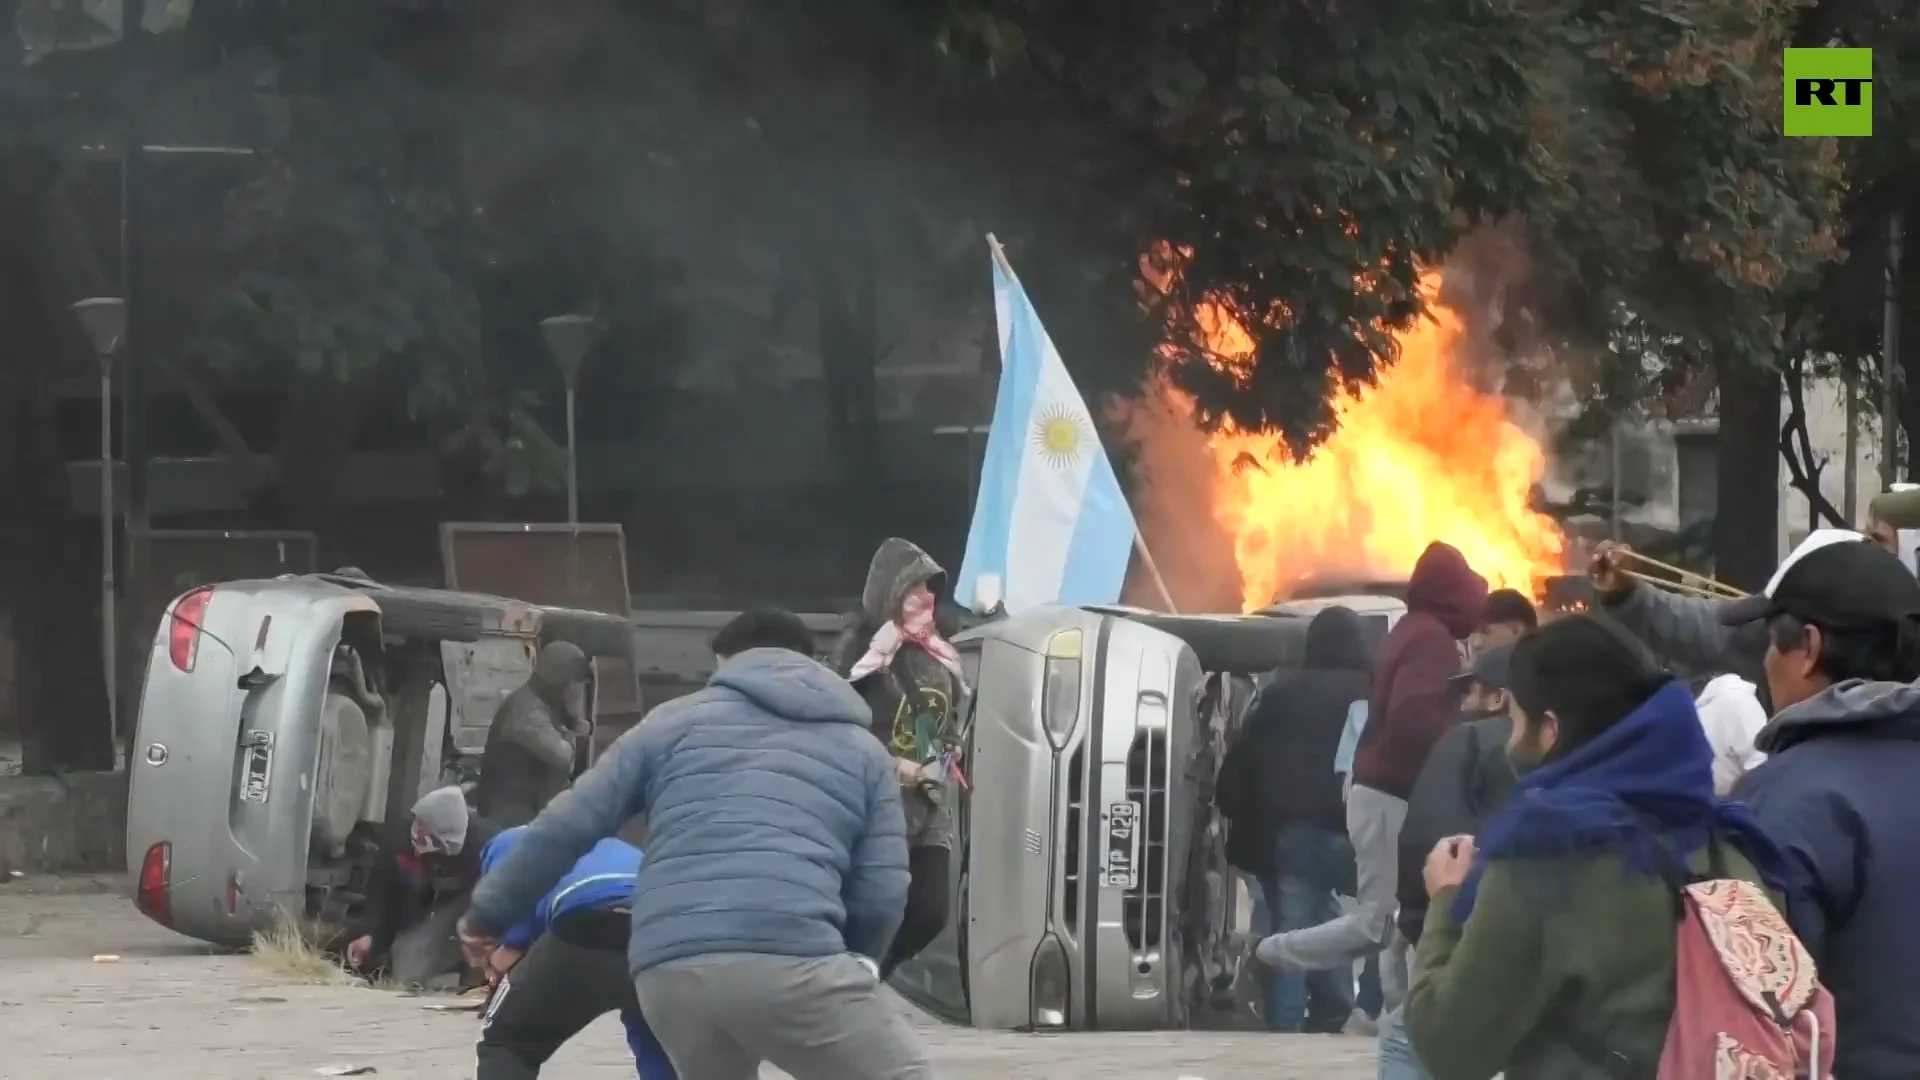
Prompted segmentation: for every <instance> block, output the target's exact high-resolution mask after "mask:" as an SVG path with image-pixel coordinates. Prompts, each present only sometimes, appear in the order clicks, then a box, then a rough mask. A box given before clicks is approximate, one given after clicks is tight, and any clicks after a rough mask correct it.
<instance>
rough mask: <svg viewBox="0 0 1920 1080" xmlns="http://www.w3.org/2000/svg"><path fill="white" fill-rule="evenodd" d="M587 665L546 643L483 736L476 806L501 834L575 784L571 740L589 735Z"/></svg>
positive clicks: (564, 647) (575, 652) (575, 653)
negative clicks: (485, 740) (523, 680)
mask: <svg viewBox="0 0 1920 1080" xmlns="http://www.w3.org/2000/svg"><path fill="white" fill-rule="evenodd" d="M592 677H593V664H592V662H591V661H589V660H588V659H587V654H586V653H584V652H582V651H580V647H579V646H578V645H574V644H572V643H571V642H566V641H553V642H548V643H547V644H546V645H544V646H542V647H541V649H540V655H539V656H538V657H537V658H536V659H535V660H534V664H533V674H531V675H529V676H528V677H527V681H526V683H525V684H523V685H522V686H521V687H520V688H519V689H518V690H515V691H514V692H513V693H511V694H508V695H507V699H506V700H505V701H503V702H501V703H500V709H499V711H498V712H496V713H494V715H493V724H492V725H491V726H490V727H488V728H487V745H486V750H485V751H484V752H483V753H482V754H481V755H480V787H479V790H478V791H476V792H475V793H474V804H475V806H476V807H477V808H478V809H479V811H480V813H482V814H484V815H485V816H486V817H487V819H488V820H489V821H492V822H493V823H495V824H496V825H499V826H500V827H501V828H514V827H516V826H520V825H525V824H526V823H527V822H529V821H532V820H533V816H534V815H535V814H538V813H539V812H540V808H541V807H543V806H545V805H547V803H548V801H549V800H551V799H552V798H553V797H554V796H555V795H558V794H560V793H561V792H562V791H565V790H566V789H567V785H568V784H570V783H572V782H573V766H574V759H575V757H576V754H577V746H576V742H575V740H577V739H579V738H581V737H583V736H586V735H589V734H592V730H593V729H592V728H591V727H590V726H589V725H588V724H587V721H586V718H585V717H583V716H580V715H577V714H579V713H580V712H582V711H583V710H584V707H585V701H586V696H585V694H584V693H583V691H584V690H585V688H586V685H587V682H588V680H589V679H591V678H592Z"/></svg>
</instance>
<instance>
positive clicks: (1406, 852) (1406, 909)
mask: <svg viewBox="0 0 1920 1080" xmlns="http://www.w3.org/2000/svg"><path fill="white" fill-rule="evenodd" d="M1512 656H1513V645H1512V643H1511V642H1508V643H1504V644H1500V645H1493V646H1489V647H1487V648H1484V649H1481V650H1480V652H1479V653H1477V654H1476V655H1475V656H1474V658H1473V663H1472V664H1470V665H1468V667H1467V670H1465V671H1463V672H1461V673H1460V674H1458V675H1455V676H1454V677H1453V685H1454V686H1455V687H1457V688H1459V689H1460V690H1462V691H1463V692H1464V694H1465V696H1464V697H1463V698H1462V699H1461V701H1460V713H1461V720H1462V722H1461V724H1460V725H1459V726H1458V727H1455V728H1454V729H1453V730H1452V731H1449V732H1447V734H1446V735H1445V736H1443V737H1442V738H1441V739H1440V741H1439V742H1438V743H1436V744H1435V745H1434V748H1433V753H1431V754H1429V755H1428V756H1427V763H1426V764H1425V765H1424V766H1422V767H1421V769H1420V779H1419V780H1418V781H1417V782H1415V784H1414V785H1413V793H1412V794H1411V795H1410V796H1408V798H1407V821H1406V824H1404V825H1402V826H1401V827H1400V889H1399V900H1400V915H1399V918H1398V919H1397V920H1396V922H1395V926H1396V928H1397V929H1398V931H1399V936H1398V939H1397V940H1396V941H1395V942H1393V944H1392V945H1390V946H1389V947H1388V954H1389V955H1388V959H1387V962H1388V963H1394V962H1398V961H1397V958H1398V957H1401V956H1404V957H1405V958H1406V960H1405V962H1407V963H1408V964H1409V965H1411V961H1412V959H1413V947H1414V946H1416V945H1418V944H1419V943H1420V929H1421V927H1422V926H1424V925H1426V921H1427V886H1426V882H1425V877H1424V874H1423V873H1422V870H1423V868H1424V866H1425V864H1426V860H1427V854H1428V853H1429V852H1431V851H1432V850H1433V848H1434V845H1436V844H1438V843H1439V842H1440V841H1441V840H1443V839H1445V838H1446V837H1449V836H1473V835H1476V834H1478V833H1479V831H1480V823H1481V822H1483V821H1485V820H1486V817H1487V815H1488V814H1490V813H1492V812H1493V811H1494V810H1495V809H1497V808H1499V806H1500V804H1501V803H1502V802H1504V801H1505V800H1506V797H1507V793H1508V792H1509V791H1511V790H1513V783H1514V778H1515V773H1514V770H1513V766H1512V764H1511V763H1509V762H1508V761H1507V736H1508V734H1509V733H1510V732H1511V731H1512V728H1513V721H1512V720H1510V719H1509V718H1508V717H1507V661H1508V660H1509V658H1511V657H1512ZM1406 985H1408V986H1411V985H1413V972H1412V971H1411V970H1409V971H1408V972H1407V981H1406ZM1403 1009H1404V1005H1403V1006H1401V1007H1400V1008H1396V1009H1394V1010H1392V1011H1390V1012H1389V1013H1387V1014H1386V1015H1384V1016H1382V1017H1381V1018H1380V1076H1381V1077H1382V1078H1383V1080H1416V1078H1419V1077H1423V1076H1424V1075H1425V1073H1424V1072H1422V1071H1421V1069H1420V1066H1419V1063H1418V1062H1417V1061H1416V1060H1415V1058H1414V1056H1413V1051H1412V1049H1411V1048H1410V1047H1409V1046H1408V1044H1407V1033H1406V1025H1405V1022H1404V1021H1405V1017H1404V1014H1403V1012H1402V1010H1403Z"/></svg>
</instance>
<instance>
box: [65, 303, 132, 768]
mask: <svg viewBox="0 0 1920 1080" xmlns="http://www.w3.org/2000/svg"><path fill="white" fill-rule="evenodd" d="M73 313H74V315H75V316H76V317H77V318H78V319H79V320H80V328H81V329H82V330H85V331H86V334H87V340H88V341H89V342H91V343H92V345H93V352H94V355H95V356H97V357H99V359H100V653H101V657H102V659H103V660H104V661H105V663H106V677H107V683H106V686H107V716H108V722H109V723H110V724H112V726H113V734H114V745H116V746H117V745H119V742H120V719H119V718H120V695H119V681H120V678H119V666H118V656H117V654H118V652H119V647H118V646H119V637H120V619H119V611H118V605H117V604H116V602H115V597H114V594H115V592H116V591H117V590H116V589H115V587H114V574H113V515H114V499H113V358H114V355H115V354H116V353H118V352H119V351H120V346H121V345H122V344H123V343H124V341H125V339H126V336H127V302H126V301H125V300H124V299H122V298H120V297H118V296H92V297H88V298H87V299H85V300H81V301H79V302H77V303H75V304H74V305H73Z"/></svg>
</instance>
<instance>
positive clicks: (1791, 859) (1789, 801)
mask: <svg viewBox="0 0 1920 1080" xmlns="http://www.w3.org/2000/svg"><path fill="white" fill-rule="evenodd" d="M1723 617H1724V618H1725V619H1727V620H1728V621H1729V622H1730V623H1733V622H1738V623H1740V624H1741V625H1749V626H1760V627H1763V628H1764V629H1765V631H1766V633H1767V637H1768V647H1767V653H1766V662H1765V669H1766V679H1767V687H1768V691H1769V695H1770V697H1771V699H1772V701H1773V704H1774V708H1775V710H1776V711H1775V713H1774V716H1773V719H1772V720H1771V721H1769V722H1768V724H1767V726H1766V727H1765V728H1763V729H1762V730H1761V732H1760V735H1759V737H1758V738H1756V739H1755V740H1754V743H1755V746H1756V747H1757V748H1758V749H1760V750H1761V751H1763V752H1764V753H1766V754H1767V755H1768V756H1767V759H1766V760H1765V761H1764V762H1762V763H1761V764H1760V765H1758V766H1756V767H1755V768H1754V769H1753V770H1752V771H1750V772H1748V773H1747V774H1746V775H1745V776H1744V777H1742V778H1741V780H1740V782H1739V784H1738V785H1737V786H1736V787H1735V788H1734V793H1733V795H1734V798H1736V799H1739V800H1741V801H1743V802H1745V803H1747V805H1748V806H1749V807H1751V808H1752V811H1753V814H1754V816H1755V817H1756V818H1757V819H1758V820H1759V822H1760V824H1761V826H1762V827H1764V828H1765V829H1766V830H1767V832H1768V834H1769V835H1771V836H1772V837H1773V839H1774V840H1775V842H1776V843H1778V844H1779V845H1780V846H1781V847H1782V848H1783V849H1784V850H1785V852H1786V856H1787V861H1788V864H1789V869H1790V871H1791V873H1790V876H1789V880H1788V892H1787V917H1788V920H1789V921H1790V922H1791V923H1792V924H1793V928H1794V931H1795V932H1796V933H1797V934H1798V935H1799V936H1800V939H1801V940H1802V941H1803V942H1805V943H1806V945H1807V947H1808V949H1810V950H1811V951H1812V953H1813V956H1814V960H1815V962H1816V963H1817V965H1818V967H1819V972H1820V979H1821V981H1822V982H1823V983H1825V984H1826V986H1827V988H1828V989H1829V990H1831V991H1832V992H1833V999H1834V1013H1835V1016H1834V1019H1835V1031H1836V1034H1837V1036H1838V1040H1839V1041H1838V1046H1837V1054H1836V1056H1835V1059H1834V1064H1833V1075H1835V1076H1838V1077H1845V1078H1846V1080H1896V1078H1898V1080H1911V1078H1913V1077H1920V981H1916V979H1915V977H1914V971H1915V970H1916V968H1920V922H1916V921H1915V919H1914V917H1913V910H1912V909H1913V903H1914V897H1916V896H1920V830H1916V829H1915V827H1914V822H1915V821H1916V819H1920V794H1916V792H1920V787H1916V785H1915V783H1914V778H1915V777H1920V685H1914V683H1915V679H1916V678H1917V677H1920V581H1915V580H1914V576H1913V574H1912V573H1910V572H1909V571H1908V570H1907V569H1906V567H1905V566H1904V565H1903V564H1902V563H1901V561H1900V559H1899V558H1898V556H1895V555H1893V554H1890V553H1888V552H1887V551H1886V550H1884V549H1883V548H1881V547H1879V546H1877V545H1875V544H1873V543H1869V542H1867V539H1866V538H1865V537H1863V536H1861V535H1860V534H1859V533H1854V532H1847V531H1844V530H1839V529H1822V530H1819V531H1817V532H1815V533H1813V534H1812V535H1811V536H1809V537H1807V539H1806V541H1805V542H1804V543H1802V544H1801V545H1800V546H1799V547H1798V548H1796V549H1795V550H1794V551H1793V553H1792V554H1790V555H1788V556H1787V558H1786V559H1785V561H1783V562H1782V563H1781V565H1780V568H1779V570H1777V571H1776V572H1775V573H1774V576H1773V580H1772V581H1770V582H1768V584H1767V587H1766V588H1765V589H1764V590H1763V591H1762V592H1761V593H1760V594H1759V595H1756V596H1752V597H1749V598H1747V599H1745V600H1739V601H1735V602H1734V603H1732V604H1730V605H1727V606H1726V608H1725V609H1724V612H1723Z"/></svg>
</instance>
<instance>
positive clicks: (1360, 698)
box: [1216, 607, 1373, 1033]
mask: <svg viewBox="0 0 1920 1080" xmlns="http://www.w3.org/2000/svg"><path fill="white" fill-rule="evenodd" d="M1372 670H1373V657H1372V656H1371V655H1370V654H1369V653H1368V650H1367V639H1366V632H1365V630H1364V629H1362V627H1361V625H1360V617H1359V616H1358V615H1356V614H1354V613H1353V611H1352V610H1350V609H1348V608H1344V607H1330V608H1327V609H1326V610H1324V611H1322V612H1320V613H1319V614H1318V615H1315V616H1314V617H1313V621H1312V622H1311V623H1309V624H1308V625H1307V640H1306V650H1305V653H1304V656H1303V659H1302V664H1301V669H1300V670H1299V671H1295V672H1289V673H1287V674H1283V675H1282V676H1280V677H1279V678H1278V679H1276V680H1274V682H1273V683H1271V684H1270V685H1268V686H1267V688H1266V689H1265V690H1263V691H1261V694H1260V700H1259V701H1258V702H1256V703H1255V705H1254V707H1253V710H1252V712H1251V713H1250V714H1249V715H1248V717H1247V720H1246V723H1245V724H1244V725H1243V726H1242V727H1241V729H1240V732H1239V734H1238V735H1237V736H1235V739H1234V742H1233V745H1232V746H1230V747H1228V749H1227V755H1226V759H1225V761H1224V762H1222V764H1221V767H1220V778H1219V786H1218V789H1217V791H1218V794H1217V796H1216V800H1217V802H1218V803H1219V805H1220V807H1221V812H1222V814H1224V815H1225V816H1226V817H1227V819H1228V821H1229V822H1230V823H1231V825H1232V829H1233V832H1234V833H1235V834H1238V833H1239V831H1240V830H1241V829H1242V828H1243V827H1244V828H1246V829H1247V830H1248V831H1249V832H1250V833H1252V834H1253V835H1255V836H1257V837H1259V838H1260V841H1257V842H1265V843H1266V844H1268V845H1269V846H1271V847H1272V849H1273V855H1272V859H1271V863H1270V865H1271V867H1272V868H1273V873H1272V874H1270V875H1269V876H1268V877H1267V878H1266V879H1265V882H1264V885H1265V887H1266V888H1267V891H1268V896H1267V910H1268V911H1270V912H1273V913H1274V917H1275V919H1276V922H1277V924H1278V925H1277V926H1275V927H1274V928H1273V929H1274V930H1276V931H1287V930H1303V929H1306V928H1307V927H1310V926H1318V925H1320V924H1321V923H1324V922H1329V921H1331V920H1333V919H1335V918H1336V917H1338V916H1339V914H1340V906H1339V903H1338V901H1337V900H1336V899H1335V894H1336V893H1350V892H1352V891H1353V845H1352V844H1351V843H1350V842H1349V841H1348V840H1347V810H1346V804H1345V800H1344V798H1343V797H1342V793H1341V782H1340V774H1339V773H1337V772H1335V771H1334V766H1333V760H1334V752H1335V751H1336V750H1337V749H1338V748H1339V746H1340V736H1341V733H1342V732H1344V731H1345V730H1346V727H1347V720H1348V717H1349V716H1350V715H1351V714H1352V713H1353V712H1354V711H1355V710H1356V709H1357V708H1364V707H1365V704H1366V699H1367V686H1368V682H1369V679H1370V677H1371V674H1372ZM1352 1012H1353V979H1352V977H1351V974H1350V971H1341V970H1339V969H1338V967H1337V965H1336V967H1334V968H1329V969H1326V970H1320V971H1313V972H1311V973H1309V974H1305V975H1302V974H1300V973H1297V972H1289V973H1283V974H1281V975H1280V976H1279V977H1277V978H1275V979H1274V980H1273V983H1272V988H1271V990H1270V992H1269V994H1268V996H1267V1010H1266V1018H1267V1027H1268V1028H1269V1029H1270V1030H1273V1031H1290V1032H1298V1031H1308V1032H1321V1033H1334V1032H1338V1031H1340V1030H1341V1029H1343V1028H1344V1027H1345V1026H1346V1023H1347V1019H1348V1017H1349V1016H1350V1015H1351V1014H1352Z"/></svg>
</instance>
